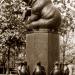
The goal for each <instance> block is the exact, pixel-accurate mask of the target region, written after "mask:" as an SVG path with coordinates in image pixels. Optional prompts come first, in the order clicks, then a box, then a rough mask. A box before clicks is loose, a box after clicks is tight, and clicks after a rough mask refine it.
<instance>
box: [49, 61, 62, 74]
mask: <svg viewBox="0 0 75 75" xmlns="http://www.w3.org/2000/svg"><path fill="white" fill-rule="evenodd" d="M50 75H61V73H60V68H59V63H58V62H57V61H56V62H55V64H54V68H53V70H52V71H51V72H50Z"/></svg>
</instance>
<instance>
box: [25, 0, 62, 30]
mask: <svg viewBox="0 0 75 75" xmlns="http://www.w3.org/2000/svg"><path fill="white" fill-rule="evenodd" d="M24 1H25V2H26V3H27V4H28V5H29V6H31V15H30V16H29V17H28V19H27V21H26V28H27V29H37V28H43V29H44V28H47V29H51V28H53V29H55V28H58V27H59V25H60V23H61V15H60V12H59V10H58V9H57V8H55V7H54V6H53V5H52V2H51V0H24Z"/></svg>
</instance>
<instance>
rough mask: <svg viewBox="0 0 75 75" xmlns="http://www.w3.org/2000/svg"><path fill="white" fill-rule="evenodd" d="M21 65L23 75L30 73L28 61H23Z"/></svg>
mask: <svg viewBox="0 0 75 75" xmlns="http://www.w3.org/2000/svg"><path fill="white" fill-rule="evenodd" d="M21 66H22V68H21V75H30V70H29V66H28V65H27V62H24V63H22V64H21Z"/></svg>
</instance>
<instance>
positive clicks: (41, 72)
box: [33, 62, 46, 75]
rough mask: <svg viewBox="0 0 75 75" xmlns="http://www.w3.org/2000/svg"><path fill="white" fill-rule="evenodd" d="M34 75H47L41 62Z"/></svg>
mask: <svg viewBox="0 0 75 75" xmlns="http://www.w3.org/2000/svg"><path fill="white" fill-rule="evenodd" d="M33 75H46V72H45V68H44V66H42V65H41V62H38V63H37V65H36V67H35V69H34V71H33Z"/></svg>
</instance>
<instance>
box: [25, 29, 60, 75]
mask: <svg viewBox="0 0 75 75" xmlns="http://www.w3.org/2000/svg"><path fill="white" fill-rule="evenodd" d="M26 40H27V43H26V54H27V61H28V64H29V66H30V71H31V73H32V72H33V70H34V67H35V65H36V63H37V62H38V61H41V64H42V65H43V66H44V67H45V70H46V74H47V75H48V74H49V73H50V71H51V70H52V69H53V65H54V62H55V61H57V60H59V35H58V33H55V32H49V31H48V30H47V31H45V30H39V31H34V32H32V33H29V34H26Z"/></svg>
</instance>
